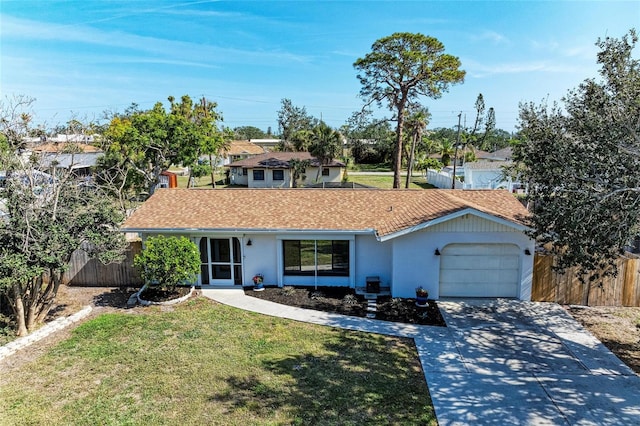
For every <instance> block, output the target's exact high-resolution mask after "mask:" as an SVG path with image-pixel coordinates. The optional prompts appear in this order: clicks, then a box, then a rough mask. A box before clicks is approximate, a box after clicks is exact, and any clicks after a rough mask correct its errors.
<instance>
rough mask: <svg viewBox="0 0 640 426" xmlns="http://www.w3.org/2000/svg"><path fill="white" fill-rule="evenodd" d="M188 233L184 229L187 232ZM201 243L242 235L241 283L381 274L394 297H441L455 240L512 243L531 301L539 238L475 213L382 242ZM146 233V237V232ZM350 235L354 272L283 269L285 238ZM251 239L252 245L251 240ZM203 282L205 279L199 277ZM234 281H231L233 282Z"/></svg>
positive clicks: (347, 282)
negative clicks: (445, 254) (420, 290)
mask: <svg viewBox="0 0 640 426" xmlns="http://www.w3.org/2000/svg"><path fill="white" fill-rule="evenodd" d="M182 235H184V234H182ZM186 236H187V237H189V238H191V240H192V241H194V242H195V243H196V244H198V243H199V241H200V238H203V237H207V238H230V237H235V238H238V239H239V240H240V246H241V255H242V284H243V285H245V286H250V285H252V284H253V282H252V278H253V276H254V275H256V274H262V275H263V276H264V283H265V284H266V285H277V286H280V287H282V286H285V285H307V286H314V285H317V286H344V287H351V288H356V287H364V286H365V283H366V277H368V276H379V277H380V281H381V285H382V286H385V287H386V286H388V287H390V288H391V294H392V296H393V297H403V298H413V297H415V288H416V287H417V286H419V285H422V286H423V287H425V288H426V289H427V290H428V291H429V294H430V297H431V298H434V299H437V298H439V283H440V259H441V256H438V255H436V254H435V250H436V249H438V250H439V251H440V252H442V251H443V250H444V248H445V247H446V246H447V245H450V244H467V243H468V244H481V243H485V244H487V243H489V244H496V243H498V244H513V245H516V246H517V247H518V248H519V249H520V259H519V261H520V280H519V281H520V282H519V290H518V292H519V298H520V299H522V300H530V298H531V285H532V275H533V257H534V256H533V255H526V254H525V249H528V250H529V252H530V253H534V243H533V241H532V240H531V239H530V238H529V237H527V236H526V235H525V234H524V233H523V232H521V231H519V230H517V229H515V228H513V227H511V226H508V225H506V224H503V223H501V222H498V221H492V220H488V219H485V218H482V217H478V216H475V215H473V214H466V215H464V216H462V217H460V218H456V219H452V220H449V221H445V222H443V223H440V224H437V225H434V226H432V227H429V228H426V229H425V230H422V231H415V232H412V233H409V234H406V235H402V236H398V237H396V238H393V239H391V240H388V241H378V240H377V239H376V237H375V236H374V235H373V234H364V233H361V234H354V233H349V232H342V233H340V232H336V233H305V232H281V233H275V232H273V233H194V234H187V235H186ZM145 237H146V236H145ZM314 239H315V240H349V241H350V244H349V250H350V253H349V260H350V262H349V264H350V265H349V267H350V270H349V276H293V275H285V274H284V263H283V248H282V246H283V244H282V241H283V240H314ZM249 241H251V244H250V245H249V244H248V243H249ZM197 283H198V284H200V283H201V282H200V280H199V279H198V282H197ZM228 284H229V285H233V283H232V282H229V283H228Z"/></svg>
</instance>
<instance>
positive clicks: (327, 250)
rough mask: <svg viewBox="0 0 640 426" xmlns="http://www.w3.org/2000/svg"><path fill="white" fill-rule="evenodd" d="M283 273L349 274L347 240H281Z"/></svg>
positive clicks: (345, 275)
mask: <svg viewBox="0 0 640 426" xmlns="http://www.w3.org/2000/svg"><path fill="white" fill-rule="evenodd" d="M282 252H283V260H284V268H283V269H284V275H318V276H342V277H348V276H349V241H348V240H283V241H282Z"/></svg>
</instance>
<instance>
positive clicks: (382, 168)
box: [348, 162, 393, 172]
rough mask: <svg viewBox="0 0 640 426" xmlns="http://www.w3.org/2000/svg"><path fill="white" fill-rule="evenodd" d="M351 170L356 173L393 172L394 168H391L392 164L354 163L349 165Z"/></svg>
mask: <svg viewBox="0 0 640 426" xmlns="http://www.w3.org/2000/svg"><path fill="white" fill-rule="evenodd" d="M348 168H349V170H353V171H355V172H391V171H393V168H391V165H390V164H385V163H381V164H355V163H353V162H350V163H349V167H348Z"/></svg>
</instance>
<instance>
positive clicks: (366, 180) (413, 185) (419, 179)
mask: <svg viewBox="0 0 640 426" xmlns="http://www.w3.org/2000/svg"><path fill="white" fill-rule="evenodd" d="M405 179H406V176H401V179H400V182H401V183H402V188H404V184H405ZM349 182H354V183H359V184H361V185H367V186H373V187H375V188H382V189H392V188H393V176H392V175H383V174H369V175H367V174H362V175H358V174H350V175H349ZM409 188H410V189H430V188H435V186H433V185H431V184H429V183H427V180H426V179H425V178H424V176H418V175H417V174H416V175H414V176H411V179H410V181H409Z"/></svg>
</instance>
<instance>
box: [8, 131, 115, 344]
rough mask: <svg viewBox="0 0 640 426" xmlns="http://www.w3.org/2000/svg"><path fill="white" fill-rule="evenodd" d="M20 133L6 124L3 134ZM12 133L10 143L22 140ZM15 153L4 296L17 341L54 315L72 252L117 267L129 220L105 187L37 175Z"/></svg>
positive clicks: (61, 175) (65, 173) (63, 173)
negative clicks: (124, 227) (124, 226)
mask: <svg viewBox="0 0 640 426" xmlns="http://www.w3.org/2000/svg"><path fill="white" fill-rule="evenodd" d="M11 128H15V127H13V125H8V126H7V127H4V126H3V128H2V133H3V135H5V137H6V133H5V132H4V131H5V130H6V129H11ZM8 133H9V134H12V137H14V136H16V134H14V133H12V132H8ZM39 168H41V167H40V165H39V164H38V162H37V159H36V158H35V157H32V158H31V159H30V160H29V161H25V160H24V159H23V158H22V157H21V156H20V155H19V154H18V152H17V151H16V150H9V151H5V152H4V153H3V155H2V156H0V169H2V170H5V171H6V183H5V188H4V190H3V192H2V196H3V198H4V204H5V207H4V212H5V213H6V216H5V217H4V218H3V220H0V291H2V292H3V293H4V294H5V295H6V297H7V299H8V300H9V303H10V305H11V307H12V309H13V313H14V315H15V318H16V324H17V334H18V335H20V336H23V335H26V334H27V333H28V332H29V331H31V330H33V329H34V327H35V325H36V324H37V323H38V322H40V321H42V320H43V319H44V318H45V317H46V315H47V314H48V313H49V311H50V309H51V307H52V306H53V303H54V301H55V297H56V295H57V292H58V289H59V287H60V284H61V282H62V276H63V274H64V272H65V270H66V269H67V267H68V264H69V261H70V259H71V256H72V254H73V252H74V251H76V250H78V249H82V250H85V251H86V252H88V253H89V255H90V256H91V257H94V258H97V259H99V260H101V261H103V262H104V263H109V262H114V261H119V260H120V259H121V258H122V253H123V251H124V249H125V248H126V242H125V240H124V235H123V234H121V233H120V232H119V226H120V223H121V221H122V219H123V215H122V214H120V212H119V211H118V209H117V208H116V207H115V206H114V204H113V202H112V201H111V199H110V198H109V197H107V196H106V195H105V193H104V192H103V191H102V190H101V188H99V187H96V186H90V185H87V184H86V182H85V181H84V180H82V179H81V178H78V177H77V176H75V175H74V174H73V173H72V172H71V170H64V169H56V168H54V169H53V170H52V174H51V175H49V174H47V173H44V172H42V171H40V170H39Z"/></svg>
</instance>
